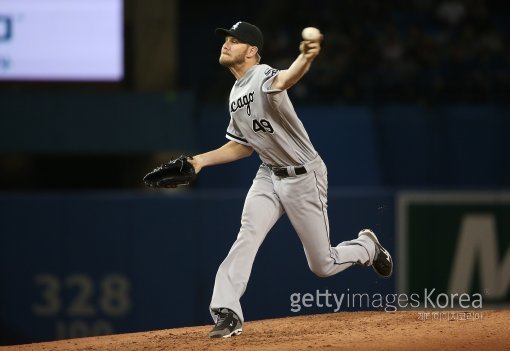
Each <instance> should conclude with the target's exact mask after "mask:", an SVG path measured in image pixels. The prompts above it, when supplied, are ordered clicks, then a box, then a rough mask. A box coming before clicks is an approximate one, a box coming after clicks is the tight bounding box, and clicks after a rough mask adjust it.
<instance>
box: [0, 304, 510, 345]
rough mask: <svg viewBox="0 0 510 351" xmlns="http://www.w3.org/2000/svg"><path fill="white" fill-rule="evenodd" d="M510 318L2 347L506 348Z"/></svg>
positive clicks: (355, 317) (177, 332)
mask: <svg viewBox="0 0 510 351" xmlns="http://www.w3.org/2000/svg"><path fill="white" fill-rule="evenodd" d="M427 313H428V314H427ZM509 321H510V311H476V312H474V311H473V312H466V311H463V312H452V311H449V312H433V311H426V312H417V311H408V312H389V313H386V312H341V313H334V314H321V315H313V316H300V317H289V318H282V319H271V320H261V321H253V322H246V323H245V325H244V327H243V329H244V332H243V334H242V335H241V336H238V337H233V338H230V339H208V338H207V333H208V332H209V330H210V328H211V326H202V327H190V328H179V329H168V330H158V331H152V332H144V333H133V334H119V335H109V336H101V337H93V338H83V339H72V340H62V341H56V342H48V343H38V344H29V345H20V346H9V347H0V350H2V351H4V350H5V351H7V350H12V351H14V350H16V351H32V350H34V351H35V350H37V351H62V350H73V351H76V350H83V351H85V350H87V351H113V350H122V351H132V350H142V351H153V350H161V351H163V350H165V351H166V350H225V349H228V350H293V351H295V350H314V349H320V350H323V349H326V350H349V351H352V350H356V351H361V350H370V351H374V350H413V351H417V350H427V351H434V350H441V351H446V350H460V349H462V350H465V351H466V350H510V323H509Z"/></svg>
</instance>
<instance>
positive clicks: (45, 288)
mask: <svg viewBox="0 0 510 351" xmlns="http://www.w3.org/2000/svg"><path fill="white" fill-rule="evenodd" d="M35 284H36V285H37V286H38V287H40V290H39V291H40V294H39V296H38V299H37V302H35V303H34V304H33V305H32V311H33V313H34V314H35V315H36V316H41V317H51V316H57V315H60V314H62V313H64V314H65V315H66V316H68V317H94V316H96V315H98V312H99V311H100V312H102V313H103V314H104V315H106V316H109V317H120V316H124V315H126V314H127V313H128V312H129V310H130V308H131V297H130V283H129V280H128V278H126V277H125V276H123V275H120V274H110V275H107V276H105V277H104V278H103V279H101V281H100V282H99V284H98V285H99V287H96V283H95V282H94V280H93V279H92V278H91V277H90V276H88V275H85V274H72V275H69V276H67V277H64V278H62V279H60V278H59V277H57V276H56V275H53V274H40V275H37V276H36V277H35ZM96 290H99V294H96ZM64 294H65V295H66V296H70V299H69V300H68V299H67V298H64V296H63V295H64ZM96 296H97V300H94V298H95V297H96ZM64 301H68V303H67V305H66V304H65V303H64Z"/></svg>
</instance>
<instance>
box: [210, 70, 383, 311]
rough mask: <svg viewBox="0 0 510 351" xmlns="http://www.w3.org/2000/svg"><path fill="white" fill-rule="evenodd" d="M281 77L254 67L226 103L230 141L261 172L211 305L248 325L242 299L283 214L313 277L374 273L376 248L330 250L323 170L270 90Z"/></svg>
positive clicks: (357, 242) (346, 245)
mask: <svg viewBox="0 0 510 351" xmlns="http://www.w3.org/2000/svg"><path fill="white" fill-rule="evenodd" d="M276 75H278V70H276V69H273V68H271V67H269V66H268V65H265V64H259V65H255V66H253V67H251V68H250V69H249V70H248V71H247V72H246V73H245V75H244V76H242V77H241V78H240V79H239V80H237V81H236V82H235V84H234V86H233V88H232V91H231V93H230V99H229V109H230V117H231V119H230V124H229V126H228V128H227V135H226V137H227V139H229V140H233V141H235V142H238V143H241V144H243V145H248V146H251V147H252V148H253V149H254V150H255V151H256V152H257V153H258V154H259V156H260V158H261V160H262V162H263V163H262V165H261V166H260V168H259V170H258V172H257V175H256V176H255V179H254V180H253V184H252V186H251V188H250V190H249V192H248V195H247V196H246V200H245V203H244V208H243V213H242V217H241V229H240V231H239V234H238V236H237V240H236V241H235V243H234V245H233V246H232V248H231V249H230V252H229V253H228V255H227V257H226V258H225V260H224V261H223V262H222V264H221V265H220V267H219V269H218V273H217V274H216V280H215V285H214V291H213V295H212V300H211V304H210V309H211V315H212V316H213V319H215V321H216V314H215V313H214V311H215V310H217V309H220V308H229V309H231V310H233V311H234V312H235V313H236V314H237V315H238V316H239V318H240V319H241V321H244V316H243V312H242V309H241V304H240V302H239V299H240V298H241V296H242V295H243V293H244V291H245V289H246V285H247V283H248V280H249V277H250V274H251V269H252V265H253V261H254V259H255V255H256V253H257V251H258V249H259V247H260V245H261V244H262V241H263V240H264V238H265V237H266V234H267V233H268V232H269V230H270V229H271V228H272V227H273V225H274V224H275V223H276V221H277V220H278V219H279V218H280V217H281V216H282V215H283V214H284V213H286V214H287V216H288V217H289V219H290V222H291V223H292V226H293V227H294V229H295V230H296V232H297V234H298V236H299V239H300V240H301V242H302V244H303V248H304V250H305V255H306V259H307V260H308V265H309V267H310V269H311V270H312V271H313V272H314V273H315V274H317V275H318V276H320V277H327V276H331V275H334V274H336V273H339V272H341V271H343V270H344V269H347V268H349V267H351V266H352V265H354V264H362V265H371V264H372V261H373V259H374V255H375V245H374V242H373V241H371V240H370V239H369V238H368V237H367V236H365V235H362V236H361V237H359V238H356V239H354V240H351V241H344V242H342V243H340V244H339V245H337V246H333V247H332V246H331V243H330V240H329V222H328V214H327V207H328V202H327V201H328V198H327V189H328V180H327V169H326V165H325V164H324V162H323V161H322V159H321V158H320V156H319V155H318V153H317V151H315V149H314V147H313V145H312V143H311V142H310V138H309V137H308V134H307V132H306V130H305V128H304V126H303V124H302V123H301V121H300V120H299V118H298V116H297V114H296V112H295V110H294V107H293V106H292V103H291V101H290V99H289V96H288V94H287V91H281V90H275V89H272V88H271V84H272V82H273V80H274V77H276Z"/></svg>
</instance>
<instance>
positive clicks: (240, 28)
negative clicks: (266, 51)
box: [215, 21, 264, 52]
mask: <svg viewBox="0 0 510 351" xmlns="http://www.w3.org/2000/svg"><path fill="white" fill-rule="evenodd" d="M215 33H216V34H217V35H221V36H224V37H226V36H227V35H231V36H233V37H234V38H237V39H239V40H241V41H242V42H244V43H248V44H250V45H252V46H256V47H257V48H258V49H259V52H260V51H262V46H263V45H264V37H263V35H262V32H261V31H260V29H259V27H257V26H255V25H253V24H251V23H248V22H243V21H239V22H237V23H236V24H234V25H233V26H232V27H231V28H230V29H224V28H216V30H215Z"/></svg>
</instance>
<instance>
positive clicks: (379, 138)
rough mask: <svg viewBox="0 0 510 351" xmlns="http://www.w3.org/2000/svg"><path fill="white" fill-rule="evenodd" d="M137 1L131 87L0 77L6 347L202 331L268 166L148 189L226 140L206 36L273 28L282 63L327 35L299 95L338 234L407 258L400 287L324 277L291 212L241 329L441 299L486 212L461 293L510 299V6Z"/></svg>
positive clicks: (359, 273) (0, 328)
mask: <svg viewBox="0 0 510 351" xmlns="http://www.w3.org/2000/svg"><path fill="white" fill-rule="evenodd" d="M124 4H125V13H124V16H125V23H124V38H125V53H124V56H125V59H124V63H125V76H124V79H123V80H122V81H120V82H113V83H104V82H103V83H101V82H88V83H83V82H40V81H38V82H35V81H34V82H30V81H28V82H27V81H24V82H15V81H3V82H1V83H0V90H1V93H0V109H1V111H0V169H1V172H0V191H1V192H0V344H2V345H4V344H16V343H24V342H33V341H42V340H53V339H57V338H69V337H79V336H87V335H98V334H107V333H124V332H133V331H142V330H154V329H163V328H172V327H179V326H191V325H202V324H207V323H210V317H209V314H208V309H207V306H208V302H209V297H210V294H211V292H212V284H213V281H214V274H215V271H216V268H217V266H218V265H219V263H220V262H221V260H222V259H223V258H224V256H225V255H226V253H227V252H228V249H229V248H230V245H231V243H232V242H233V240H234V239H235V235H236V234H237V229H238V225H239V216H240V212H241V209H242V203H243V199H244V195H245V194H246V191H247V188H248V187H249V185H250V183H251V180H252V177H253V175H254V173H255V170H256V167H257V166H258V163H259V161H258V159H257V157H256V156H255V155H254V156H252V157H251V158H250V159H247V160H243V161H240V162H237V163H234V164H230V165H224V166H221V167H216V168H214V169H206V170H204V171H203V173H201V177H200V178H199V180H198V181H197V182H196V184H194V185H193V186H192V187H190V188H189V189H183V190H179V191H152V190H147V189H144V188H143V186H142V184H141V182H140V179H141V177H143V175H144V174H145V172H146V171H147V170H149V169H152V168H153V167H154V166H155V165H157V164H158V163H159V162H161V161H163V160H166V159H168V158H169V157H170V156H171V155H178V154H181V153H196V152H200V151H204V150H207V149H209V148H212V147H216V146H219V145H221V144H222V143H224V141H225V139H224V130H225V128H226V126H227V123H228V114H227V109H226V101H227V100H226V99H227V96H228V92H229V89H230V86H231V84H232V83H233V79H232V77H231V75H230V73H229V72H228V71H227V70H225V69H224V68H222V67H220V66H219V65H218V64H217V56H218V52H219V48H220V45H221V40H219V39H218V38H216V37H215V36H214V28H216V27H218V26H230V25H232V24H233V23H235V22H236V21H238V20H241V19H242V20H246V21H250V22H253V23H256V24H258V25H259V26H260V27H261V29H262V30H263V32H264V33H265V41H266V44H265V46H264V50H263V52H262V58H263V62H264V63H267V64H270V65H272V66H274V67H276V68H285V67H286V66H287V65H288V64H289V63H290V62H291V60H292V59H293V58H294V57H295V56H296V55H297V45H298V42H299V40H300V38H299V34H300V31H301V29H302V28H303V27H305V26H309V25H313V26H317V27H319V28H321V30H322V31H323V33H324V35H325V41H324V46H323V51H322V52H321V55H320V57H319V58H318V59H317V60H316V62H315V63H314V66H313V68H312V69H311V71H310V72H309V74H308V75H307V76H306V77H305V79H304V80H303V81H302V82H300V84H299V85H298V86H296V87H294V88H293V89H292V90H291V91H290V94H291V96H292V98H293V102H294V105H295V107H296V110H297V111H298V113H299V114H300V116H301V117H302V120H303V122H304V124H305V126H306V128H307V130H308V131H309V134H310V137H311V139H312V142H313V143H314V145H315V146H316V148H317V150H318V151H319V152H320V154H321V155H322V157H323V158H324V160H325V161H326V164H327V165H328V170H329V183H330V192H329V199H330V200H329V212H330V222H331V228H332V242H339V241H342V240H344V239H345V238H348V237H351V236H352V233H356V232H357V231H358V230H359V229H360V228H361V227H367V226H368V227H373V228H374V229H375V230H376V231H378V233H380V235H381V236H382V238H383V240H384V241H385V242H387V243H389V247H390V248H392V252H394V253H395V256H396V260H397V267H398V272H397V274H396V275H395V277H394V278H392V279H390V280H387V281H381V280H378V279H377V278H376V277H375V275H374V274H373V272H371V271H369V270H366V269H363V268H360V267H355V268H353V269H351V270H349V271H348V272H345V273H342V274H341V275H338V276H336V277H333V278H329V279H327V280H324V279H319V278H317V277H315V276H313V274H312V273H311V272H310V271H309V270H308V267H307V264H306V259H305V257H304V254H303V252H302V247H301V245H300V243H299V240H298V238H297V236H296V235H295V234H294V232H293V230H292V228H291V226H290V225H289V223H288V221H287V220H286V219H282V221H281V223H279V224H278V225H277V226H276V227H275V228H274V229H273V231H272V232H271V234H270V235H269V236H268V238H267V240H266V242H265V243H264V244H263V245H262V247H261V250H260V252H259V254H258V256H257V260H256V262H255V266H254V270H253V274H252V279H251V280H250V284H249V287H248V290H247V293H246V295H245V297H244V298H243V306H244V308H245V315H246V317H247V319H249V320H253V319H262V318H271V317H279V316H289V315H294V314H295V313H294V312H291V311H290V300H289V298H290V295H291V294H292V293H296V292H297V293H302V294H304V293H314V292H315V291H317V290H321V291H325V290H329V291H331V292H337V293H342V292H351V293H354V292H359V293H369V294H370V293H381V294H389V293H393V292H412V291H420V290H423V288H426V287H428V288H434V287H435V288H437V289H438V290H439V291H444V292H447V291H448V289H449V287H448V285H449V284H450V283H451V280H452V279H453V278H452V274H453V273H452V272H454V269H453V267H454V257H456V255H457V254H458V253H457V247H459V245H460V244H459V243H460V239H461V238H465V237H467V236H468V234H465V233H468V232H469V230H466V229H465V227H463V225H464V226H467V224H469V223H472V219H473V218H475V219H476V218H479V217H480V216H485V217H484V218H485V219H487V221H488V222H489V223H494V224H495V227H494V228H492V227H490V225H489V226H488V227H483V228H482V229H483V230H482V232H480V235H481V239H480V240H479V241H476V242H475V241H471V243H472V245H473V246H472V250H471V251H470V252H468V254H471V256H469V257H467V258H466V259H469V258H473V262H475V264H474V265H473V267H472V270H471V271H470V272H471V273H470V275H469V277H467V278H465V279H467V280H466V282H465V284H464V286H465V287H466V292H468V293H475V292H481V293H483V294H484V299H485V302H486V303H487V304H491V305H492V306H497V307H498V308H504V307H506V304H507V303H508V301H509V299H510V289H509V286H510V273H509V270H508V269H507V268H506V267H507V266H508V265H509V264H508V263H507V262H510V251H509V249H508V248H509V244H510V227H509V225H510V223H509V222H508V218H510V216H509V213H508V212H509V211H510V209H509V206H508V202H509V196H508V192H507V191H508V188H509V185H510V162H509V161H510V156H509V153H508V150H510V142H509V141H508V140H509V139H508V138H507V134H508V132H509V131H510V120H509V118H510V114H509V106H508V92H509V88H510V51H509V45H508V44H509V43H508V32H509V30H510V28H509V24H508V23H510V21H509V17H510V12H509V5H508V4H507V2H505V1H490V2H489V1H453V0H443V1H440V0H438V1H433V0H414V1H397V2H382V1H368V0H364V1H342V2H337V1H314V2H311V1H304V2H302V3H300V4H299V6H296V4H295V3H294V2H290V1H278V2H273V3H270V2H269V1H259V2H257V5H256V6H255V5H254V4H251V5H250V6H247V5H246V6H244V5H240V4H239V2H234V1H221V2H214V3H211V4H207V3H202V2H198V1H167V0H151V1H150V2H147V1H141V0H139V1H136V0H126V1H125V3H124ZM0 12H1V8H0ZM445 199H446V200H445ZM413 201H414V202H413ZM413 206H414V207H413ZM445 206H449V207H448V208H445ZM438 209H439V210H438ZM420 211H421V212H420ZM413 216H414V217H413ZM477 216H478V217H477ZM491 221H492V222H491ZM466 223H467V224H466ZM477 228H479V227H477ZM491 228H492V229H491ZM484 230H485V231H484ZM468 241H469V240H468ZM468 241H466V242H468ZM485 242H490V243H494V245H493V246H491V248H490V250H489V251H487V250H485V251H484V252H489V256H487V254H485V255H484V254H482V251H483V248H485V249H487V247H488V246H483V245H484V244H483V243H485ZM403 243H405V245H403ZM477 245H478V246H477ZM432 257H434V263H433V264H432V263H431V262H430V261H431V260H432ZM401 262H404V263H405V267H406V270H405V271H404V272H402V271H401V267H400V266H398V265H399V263H401ZM487 262H489V263H487ZM491 264H492V267H495V268H496V269H495V270H493V271H492V273H491V272H489V273H487V272H488V270H487V269H485V268H484V267H489V266H490V265H491ZM489 271H490V270H489ZM495 281H497V282H498V283H494V282H495ZM366 308H367V309H370V308H369V306H367V307H366ZM355 309H357V308H355ZM344 310H349V308H345V309H344ZM324 312H332V310H331V309H330V308H324V307H323V308H319V307H315V308H309V309H303V310H302V311H300V312H299V313H300V314H308V313H324Z"/></svg>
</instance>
